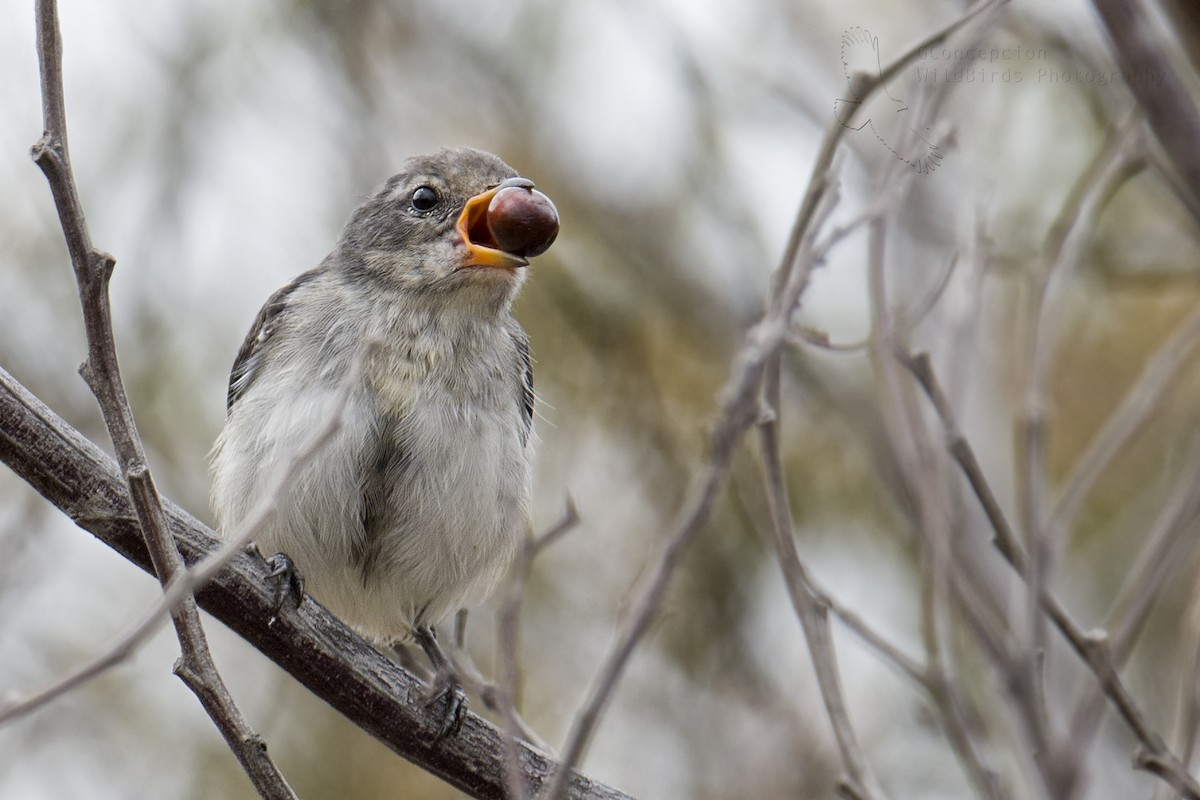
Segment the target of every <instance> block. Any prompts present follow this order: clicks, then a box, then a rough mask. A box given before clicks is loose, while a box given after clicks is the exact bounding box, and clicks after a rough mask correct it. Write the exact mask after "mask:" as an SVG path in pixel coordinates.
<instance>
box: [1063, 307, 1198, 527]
mask: <svg viewBox="0 0 1200 800" xmlns="http://www.w3.org/2000/svg"><path fill="white" fill-rule="evenodd" d="M1198 345H1200V304H1198V305H1197V306H1196V307H1195V308H1194V309H1192V311H1191V313H1189V314H1188V316H1187V318H1186V319H1185V320H1184V321H1183V322H1182V323H1180V325H1179V326H1178V327H1177V328H1176V329H1175V332H1174V333H1172V334H1171V336H1170V337H1169V338H1168V339H1167V340H1166V342H1164V343H1163V344H1162V345H1161V346H1160V347H1159V348H1158V350H1157V351H1156V352H1155V353H1154V355H1153V356H1152V357H1151V358H1150V360H1149V361H1148V362H1146V366H1145V368H1144V369H1143V370H1142V372H1141V374H1140V375H1138V377H1137V380H1135V381H1134V383H1133V386H1132V388H1130V389H1129V391H1128V392H1126V393H1125V396H1124V397H1123V398H1122V399H1121V404H1120V405H1119V406H1117V409H1116V410H1115V411H1114V412H1113V413H1112V414H1110V415H1109V417H1108V419H1106V420H1105V422H1104V425H1103V427H1101V428H1100V431H1099V432H1098V433H1097V434H1096V435H1095V436H1093V437H1092V440H1091V441H1090V442H1089V443H1088V446H1087V449H1085V450H1084V452H1083V454H1082V455H1081V456H1079V458H1078V459H1076V462H1075V463H1076V464H1077V465H1078V466H1077V467H1076V468H1075V470H1074V472H1072V473H1071V476H1070V477H1069V478H1068V479H1067V482H1066V487H1065V488H1064V489H1063V491H1062V495H1061V496H1060V498H1059V501H1058V504H1057V505H1056V506H1055V508H1054V511H1053V513H1052V516H1051V523H1050V527H1051V528H1052V529H1055V530H1062V529H1063V528H1065V527H1066V526H1068V525H1070V524H1071V520H1073V519H1074V518H1075V515H1076V514H1077V513H1079V508H1080V507H1081V506H1082V505H1083V501H1084V500H1085V499H1086V498H1087V495H1088V492H1089V491H1091V489H1092V487H1093V486H1095V484H1096V481H1097V480H1099V479H1100V476H1101V475H1103V474H1104V471H1105V470H1106V469H1107V468H1108V466H1109V465H1110V464H1111V463H1112V462H1113V460H1114V459H1115V458H1116V457H1117V455H1118V454H1119V453H1120V452H1121V450H1122V448H1123V447H1124V446H1125V445H1126V443H1128V442H1129V440H1130V439H1132V438H1133V437H1134V436H1135V435H1136V434H1137V433H1138V432H1139V431H1140V430H1141V429H1142V427H1143V426H1144V425H1145V424H1146V423H1147V421H1149V419H1150V418H1151V415H1152V414H1153V413H1154V410H1155V409H1156V408H1157V407H1158V404H1159V402H1160V401H1161V400H1162V398H1163V396H1164V395H1165V394H1166V393H1167V390H1168V389H1169V388H1171V386H1172V385H1174V382H1175V379H1176V378H1177V377H1178V376H1179V371H1180V368H1181V367H1182V366H1183V365H1184V364H1185V363H1186V362H1187V360H1188V359H1189V358H1190V357H1191V356H1192V354H1193V352H1194V351H1195V349H1196V347H1197V346H1198Z"/></svg>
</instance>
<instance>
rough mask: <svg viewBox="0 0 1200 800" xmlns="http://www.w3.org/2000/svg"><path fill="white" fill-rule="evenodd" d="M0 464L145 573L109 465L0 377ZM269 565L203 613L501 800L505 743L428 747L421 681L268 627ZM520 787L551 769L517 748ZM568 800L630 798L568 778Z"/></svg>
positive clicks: (191, 537)
mask: <svg viewBox="0 0 1200 800" xmlns="http://www.w3.org/2000/svg"><path fill="white" fill-rule="evenodd" d="M0 461H3V462H4V463H6V464H8V466H9V467H11V468H12V470H13V471H14V472H15V473H17V474H18V475H20V476H21V477H22V478H23V479H24V480H26V481H27V482H29V484H30V485H31V486H33V488H35V489H37V490H38V492H40V493H41V494H42V495H43V496H44V497H45V498H46V499H47V500H49V501H50V502H52V503H53V504H54V505H56V506H57V507H58V508H59V509H61V510H62V511H63V512H64V513H65V514H67V515H68V516H69V517H71V519H72V520H74V521H75V523H76V524H77V525H79V526H80V527H82V528H84V529H86V530H88V531H91V532H92V533H93V534H95V535H96V537H97V538H99V539H100V540H101V541H103V542H104V543H105V544H107V545H108V546H109V547H112V548H113V549H114V550H116V551H117V552H119V553H120V554H121V555H123V556H124V557H125V558H127V559H128V560H130V561H132V562H133V563H135V564H136V565H137V566H139V567H141V568H142V569H144V570H146V571H147V572H150V571H152V565H151V562H150V556H149V553H148V552H147V550H146V544H145V542H144V540H143V539H142V535H141V531H140V530H139V528H138V524H137V521H136V517H135V516H134V511H133V506H132V502H131V500H130V498H129V491H128V488H127V486H126V484H125V481H124V479H123V477H122V475H121V472H120V470H119V468H118V467H117V465H116V464H115V463H114V462H113V460H112V459H111V458H110V457H109V456H108V455H106V454H105V453H103V452H102V451H101V450H100V449H99V448H98V447H96V446H95V445H94V444H92V443H91V442H89V441H88V440H87V439H86V438H85V437H84V436H83V434H81V433H79V432H78V431H76V430H75V429H74V428H72V427H71V426H70V425H69V424H67V423H66V422H65V421H64V420H63V419H62V418H60V417H59V416H58V415H57V414H55V413H54V412H53V411H51V410H50V409H49V408H48V407H46V405H45V404H43V403H42V402H41V401H40V400H38V399H37V398H36V397H34V396H33V395H31V394H30V393H29V392H28V391H27V390H26V389H25V388H24V387H23V386H21V385H20V384H19V383H17V382H16V381H15V380H14V379H13V378H12V376H10V375H9V374H8V373H7V372H5V371H4V370H2V369H0ZM163 511H164V514H165V518H166V523H167V527H168V530H169V531H170V533H171V535H172V536H173V538H174V540H175V543H176V545H177V546H178V548H179V551H180V552H181V553H182V554H183V557H184V560H185V561H186V562H187V563H188V564H196V563H198V562H200V561H201V560H203V559H205V558H206V557H207V556H209V555H210V554H211V553H212V552H214V551H215V550H217V549H218V546H219V541H218V539H217V538H216V536H215V535H214V534H213V533H212V532H211V531H210V530H209V529H208V528H206V527H205V526H204V525H202V524H201V523H200V522H198V521H197V520H196V519H195V518H193V517H192V516H191V515H189V514H188V513H187V512H186V511H183V510H182V509H180V508H179V507H178V506H176V505H175V504H174V503H172V502H171V501H169V500H166V499H164V500H163ZM268 569H269V568H268V567H267V565H266V563H265V562H264V561H263V560H262V559H261V558H259V557H257V556H253V555H250V554H249V553H246V552H239V553H237V554H235V556H234V557H233V558H232V559H231V560H230V562H229V563H228V564H227V565H226V567H225V568H223V569H221V570H219V571H218V572H216V573H215V574H214V575H213V576H212V580H211V581H210V582H208V583H207V584H205V585H204V586H203V587H202V588H201V589H199V590H198V591H197V594H196V599H197V600H198V601H199V604H200V606H201V607H203V608H204V609H205V610H206V611H208V612H209V613H211V614H212V615H213V616H214V617H216V618H217V619H219V620H220V621H221V622H223V623H225V624H226V625H227V626H229V628H230V629H231V630H233V631H234V632H235V633H237V634H238V635H240V636H241V637H242V638H243V639H245V640H246V641H248V642H249V643H250V644H252V645H254V646H255V647H256V648H258V649H259V650H260V651H261V652H262V653H263V654H264V655H266V656H267V657H268V658H270V659H271V660H272V661H274V662H275V663H277V664H278V665H279V666H280V667H282V668H283V669H285V670H286V671H287V672H288V673H290V674H291V675H292V677H294V678H295V679H296V680H298V681H299V682H300V683H302V684H304V685H305V686H306V687H307V688H308V689H309V690H311V691H312V692H313V693H314V694H316V695H317V696H318V697H320V698H321V699H323V700H325V701H326V702H327V703H329V704H330V705H332V706H333V707H334V708H336V709H337V710H338V711H340V712H341V713H342V714H344V715H345V716H346V717H347V718H348V719H349V720H350V721H351V722H353V723H354V724H355V725H357V726H358V727H360V728H362V729H363V730H364V731H366V732H367V733H369V734H370V735H372V736H374V737H375V738H376V739H379V740H380V741H381V742H383V744H385V745H387V746H388V747H389V748H391V749H392V750H393V751H395V752H396V753H398V754H399V755H401V756H403V757H404V758H406V759H408V760H409V761H411V762H413V763H414V764H416V765H417V766H419V767H421V768H422V769H424V770H426V771H428V772H430V773H432V774H434V775H437V776H438V777H440V778H442V779H443V780H445V781H446V782H448V783H450V784H451V785H452V786H454V787H456V788H458V789H459V790H460V791H462V792H464V793H466V794H467V795H469V796H471V797H476V798H485V799H486V800H504V798H506V794H505V781H504V758H503V756H502V753H503V752H504V750H503V748H504V744H503V738H502V737H503V733H502V732H501V731H499V730H498V729H497V728H496V727H495V726H493V725H491V724H489V723H488V722H486V721H484V720H483V719H481V718H480V717H478V716H476V715H475V714H470V713H469V714H468V715H467V717H466V718H465V719H464V721H463V727H462V730H461V731H460V732H459V734H458V735H457V736H454V737H451V738H448V739H445V740H443V741H442V742H441V743H440V744H438V745H437V746H434V745H432V744H431V742H432V741H433V738H434V734H436V733H437V731H438V730H439V729H440V727H441V724H442V718H441V715H440V714H439V713H437V709H435V708H431V707H429V706H428V705H427V704H426V702H425V699H426V689H425V686H424V684H422V683H421V681H420V680H419V679H417V678H416V677H415V676H413V675H411V674H410V673H408V672H405V671H404V670H403V669H402V668H401V667H399V666H398V665H396V664H394V663H393V662H391V661H389V660H388V659H387V658H386V657H384V656H383V655H381V654H380V653H379V651H377V650H376V649H375V648H373V647H372V646H371V645H370V644H368V643H367V642H366V641H364V640H363V639H362V638H361V637H360V636H358V635H357V634H356V633H354V632H353V631H351V630H350V629H349V628H347V627H346V626H345V625H344V624H342V623H341V622H340V621H339V620H337V619H336V618H335V617H333V616H332V615H331V614H329V612H327V611H325V610H324V609H323V608H321V606H319V605H317V604H316V603H315V602H313V601H312V600H311V599H309V598H306V599H305V600H304V602H303V603H302V604H301V605H300V607H299V608H298V609H296V610H295V611H287V612H284V613H282V614H279V616H278V618H277V619H276V620H275V622H274V623H273V624H270V623H268V620H269V619H270V618H271V616H272V615H273V614H274V613H275V602H276V601H275V593H274V591H273V590H272V587H271V585H270V583H269V582H268V581H267V577H266V576H267V572H268ZM519 756H520V759H519V763H520V764H521V769H522V771H523V772H524V774H525V782H526V785H528V786H530V787H533V788H535V789H537V788H540V787H542V786H544V785H545V784H546V782H547V781H548V779H549V777H550V776H551V774H552V773H553V772H554V771H555V768H556V767H557V764H556V763H555V762H554V761H552V760H551V759H550V758H548V757H547V756H546V755H545V754H544V753H542V752H540V751H538V750H536V749H534V748H532V747H529V746H527V745H525V744H523V743H522V744H520V751H519ZM568 797H570V798H571V799H572V800H628V796H627V795H625V794H622V793H621V792H619V791H617V790H615V789H612V788H610V787H608V786H605V785H604V784H601V783H598V782H596V781H593V780H591V779H589V778H586V777H583V776H580V775H573V776H572V777H571V780H570V783H569V786H568Z"/></svg>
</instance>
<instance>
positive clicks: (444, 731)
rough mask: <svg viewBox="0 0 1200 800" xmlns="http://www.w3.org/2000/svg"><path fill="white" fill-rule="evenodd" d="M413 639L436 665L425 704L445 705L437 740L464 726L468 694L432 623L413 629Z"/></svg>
mask: <svg viewBox="0 0 1200 800" xmlns="http://www.w3.org/2000/svg"><path fill="white" fill-rule="evenodd" d="M413 638H414V639H416V642H417V644H419V645H420V646H421V649H422V650H424V651H425V655H427V656H429V661H430V663H431V664H433V670H434V678H433V683H432V684H431V685H430V691H429V700H428V701H427V702H426V704H425V705H426V707H432V706H436V705H442V704H444V705H445V710H444V711H443V713H442V724H441V727H440V728H439V729H438V733H437V736H435V737H434V739H433V741H434V742H435V743H437V742H440V741H441V740H442V739H445V738H446V737H447V736H453V735H454V734H456V733H458V731H459V729H460V728H462V723H463V717H465V716H466V714H467V693H466V692H465V691H463V685H462V679H461V678H459V677H458V670H457V669H456V668H455V666H454V662H452V661H451V660H450V657H449V656H447V655H446V653H445V651H444V650H442V647H441V645H440V644H438V640H437V632H436V631H435V630H434V628H433V626H432V625H418V626H417V627H416V628H414V629H413Z"/></svg>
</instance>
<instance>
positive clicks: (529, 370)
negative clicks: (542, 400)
mask: <svg viewBox="0 0 1200 800" xmlns="http://www.w3.org/2000/svg"><path fill="white" fill-rule="evenodd" d="M513 341H514V342H515V343H516V345H517V355H518V357H519V358H520V359H521V366H522V370H521V418H522V420H523V421H524V423H525V427H524V429H523V430H522V433H521V444H524V443H525V442H527V441H529V434H530V432H531V431H532V430H533V403H534V394H533V359H531V358H530V357H529V337H528V336H527V335H526V334H525V331H523V330H522V329H520V328H517V329H516V330H515V331H513Z"/></svg>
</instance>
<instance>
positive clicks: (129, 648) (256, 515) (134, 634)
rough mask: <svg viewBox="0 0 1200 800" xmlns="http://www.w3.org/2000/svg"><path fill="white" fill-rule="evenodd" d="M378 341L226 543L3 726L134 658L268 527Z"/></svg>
mask: <svg viewBox="0 0 1200 800" xmlns="http://www.w3.org/2000/svg"><path fill="white" fill-rule="evenodd" d="M375 346H376V344H375V343H374V342H369V343H368V344H367V346H366V347H365V348H363V352H362V354H360V355H359V357H357V358H356V359H355V360H354V363H353V364H352V367H351V369H350V371H349V373H348V374H347V376H346V379H345V380H344V381H343V382H342V388H341V399H340V401H339V402H338V403H337V405H336V409H337V410H336V412H335V413H334V414H332V415H331V416H330V418H329V419H328V420H327V421H326V423H325V425H324V426H322V428H321V429H320V430H318V431H317V432H316V433H315V435H314V436H313V438H312V440H311V441H310V442H308V443H306V444H305V446H304V447H302V448H301V449H300V450H299V451H298V452H296V453H295V454H294V455H292V456H291V457H289V458H288V459H287V460H286V461H285V462H284V464H283V469H281V470H280V471H279V472H278V474H277V475H276V477H274V478H273V483H272V485H271V486H270V487H269V488H268V491H267V492H265V493H264V495H263V497H262V498H260V499H259V501H258V502H257V503H255V505H254V506H253V507H252V508H251V509H250V511H249V512H248V513H247V514H246V516H245V518H244V519H243V520H242V521H241V523H239V526H238V529H237V530H235V531H234V532H233V535H232V536H231V537H229V538H227V539H226V540H225V541H224V543H223V544H222V545H221V547H220V548H218V549H217V550H215V551H213V552H212V553H210V554H208V555H207V556H205V557H204V558H203V559H202V560H201V561H200V562H199V563H197V564H195V565H193V566H192V567H190V568H188V569H185V570H184V571H183V572H182V573H179V574H178V575H177V576H176V577H175V578H174V579H173V580H171V582H170V583H169V584H168V585H167V586H166V587H164V589H163V593H162V595H161V596H160V597H159V599H158V602H157V603H155V605H154V606H153V607H152V608H151V609H150V610H149V611H148V612H146V614H145V615H144V616H143V617H142V619H141V620H140V621H139V622H138V623H136V624H135V625H134V626H133V628H131V629H130V630H129V631H128V632H127V633H126V634H125V635H123V636H122V637H120V638H119V639H118V640H117V642H116V643H115V644H114V645H112V646H111V647H109V648H108V650H106V651H105V652H103V653H101V654H100V655H99V656H97V657H96V658H94V659H92V660H91V661H89V662H87V663H86V664H83V665H81V666H80V667H78V668H77V669H75V670H73V671H72V672H70V673H68V674H67V675H64V676H62V677H60V678H58V679H57V680H55V681H53V682H52V683H51V684H49V685H48V686H46V687H45V688H43V689H40V690H38V691H36V692H33V693H31V694H30V695H28V696H27V697H24V698H18V699H16V700H10V701H8V702H6V703H4V704H2V705H0V725H3V724H4V723H5V722H8V721H9V720H12V719H16V718H17V717H21V716H24V715H26V714H29V713H31V712H33V711H36V710H37V709H38V708H39V707H41V706H43V705H45V704H47V703H49V702H51V701H53V700H55V699H56V698H58V697H61V696H62V695H64V694H66V693H67V692H69V691H71V690H72V689H75V688H77V687H78V686H80V685H82V684H84V683H86V682H88V681H90V680H91V679H92V678H95V677H97V676H98V675H101V674H102V673H104V672H105V671H106V670H108V669H109V668H111V667H113V666H116V665H117V664H120V663H121V662H123V661H124V660H126V659H127V658H129V657H130V656H131V655H132V654H133V653H134V652H135V651H136V650H137V648H138V647H140V646H141V645H142V644H144V643H145V642H146V640H147V639H149V638H150V636H151V635H152V634H154V633H155V632H156V631H157V630H158V629H159V627H160V626H161V625H162V623H163V622H165V621H166V619H167V618H168V617H169V615H170V614H171V612H173V611H174V610H175V609H176V608H178V606H179V604H180V603H181V602H183V601H184V600H185V599H186V598H189V597H191V596H192V595H193V594H194V593H195V592H196V591H197V590H198V589H200V588H201V587H202V586H203V585H204V584H205V583H207V582H208V581H209V580H210V579H211V578H212V576H213V575H215V574H216V573H217V571H218V570H220V569H222V568H223V567H224V566H225V565H226V564H227V563H228V562H229V560H230V559H231V558H233V556H234V555H235V554H236V553H238V552H240V551H241V550H242V548H244V547H245V546H246V545H247V544H248V543H249V542H250V540H252V539H253V538H254V536H255V534H257V533H258V531H259V530H260V529H261V528H262V526H263V525H264V524H265V523H266V522H267V521H268V520H269V519H270V518H271V516H272V515H273V514H274V513H275V510H276V508H277V507H278V501H279V498H280V497H281V496H282V493H283V491H284V489H286V488H287V487H288V486H289V485H290V484H291V483H292V482H293V481H294V480H295V477H296V475H297V474H298V473H299V472H300V471H301V470H303V469H304V468H305V467H306V466H307V465H308V464H311V463H312V461H313V459H314V458H315V457H316V456H317V455H318V454H319V453H320V452H321V451H322V450H323V449H324V448H325V447H326V446H327V445H328V444H329V442H330V441H332V440H333V437H334V435H335V434H336V433H337V432H338V430H340V429H341V427H342V424H343V420H344V413H345V408H346V403H347V401H348V400H349V397H350V390H351V388H352V387H353V385H354V384H355V383H356V382H357V381H358V379H359V377H360V376H361V370H362V364H363V363H364V360H365V359H366V358H367V357H368V355H369V353H370V352H372V351H373V349H374V348H375ZM187 674H188V680H193V681H194V680H195V679H196V676H195V674H194V673H193V672H191V671H190V670H189V671H188V673H187ZM181 677H183V676H181ZM201 688H203V687H201Z"/></svg>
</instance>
